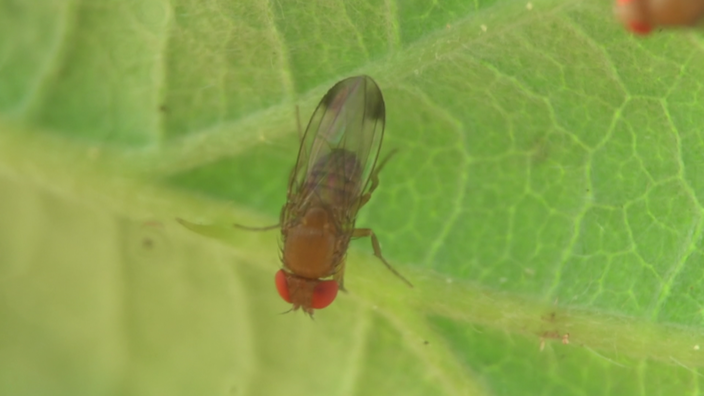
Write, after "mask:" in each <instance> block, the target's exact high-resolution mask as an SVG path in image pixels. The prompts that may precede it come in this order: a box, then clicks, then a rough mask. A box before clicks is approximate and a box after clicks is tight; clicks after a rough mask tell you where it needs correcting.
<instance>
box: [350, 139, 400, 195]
mask: <svg viewBox="0 0 704 396" xmlns="http://www.w3.org/2000/svg"><path fill="white" fill-rule="evenodd" d="M397 152H398V149H393V150H391V152H390V153H389V154H387V155H386V157H384V159H383V160H381V162H379V164H378V165H377V166H376V168H375V169H374V173H372V174H371V175H370V176H369V178H370V179H371V181H372V185H371V186H370V187H369V192H367V193H366V194H364V195H362V198H361V199H360V202H359V208H361V207H362V206H364V205H365V204H366V203H367V202H369V199H371V197H372V193H373V192H374V190H376V188H377V187H379V172H381V170H382V169H384V165H386V163H387V162H389V160H390V159H391V157H393V156H394V155H395V154H396V153H397Z"/></svg>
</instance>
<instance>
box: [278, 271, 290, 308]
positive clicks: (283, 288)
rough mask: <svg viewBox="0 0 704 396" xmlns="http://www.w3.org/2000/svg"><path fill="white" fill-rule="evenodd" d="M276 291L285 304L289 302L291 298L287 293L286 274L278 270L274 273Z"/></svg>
mask: <svg viewBox="0 0 704 396" xmlns="http://www.w3.org/2000/svg"><path fill="white" fill-rule="evenodd" d="M276 291H278V292H279V295H280V296H281V298H283V299H284V301H286V302H287V303H290V302H291V296H290V295H289V293H288V283H286V274H285V273H284V270H279V272H277V273H276Z"/></svg>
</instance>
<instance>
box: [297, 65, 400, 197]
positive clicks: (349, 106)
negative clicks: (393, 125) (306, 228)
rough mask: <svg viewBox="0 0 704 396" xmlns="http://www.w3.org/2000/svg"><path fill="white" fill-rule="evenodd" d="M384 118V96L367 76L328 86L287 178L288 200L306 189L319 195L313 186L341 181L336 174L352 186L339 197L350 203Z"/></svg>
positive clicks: (372, 160) (364, 180)
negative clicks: (345, 176) (289, 177)
mask: <svg viewBox="0 0 704 396" xmlns="http://www.w3.org/2000/svg"><path fill="white" fill-rule="evenodd" d="M385 119H386V109H385V105H384V98H383V96H382V94H381V90H380V89H379V86H378V85H377V84H376V82H374V80H373V79H372V78H371V77H369V76H364V75H363V76H356V77H350V78H347V79H345V80H342V81H340V82H338V83H337V84H335V85H334V86H333V87H332V88H330V90H329V91H328V92H327V94H325V96H324V97H323V99H322V100H321V101H320V104H318V107H317V108H316V110H315V112H314V113H313V116H312V117H311V119H310V122H309V123H308V126H307V128H306V131H305V134H304V135H303V140H302V141H301V147H300V150H299V153H298V160H297V161H296V167H295V168H294V170H293V172H292V174H291V179H290V181H289V198H291V197H292V196H297V197H299V198H300V199H305V197H306V196H308V195H310V194H311V193H320V190H319V189H318V188H317V187H318V186H319V185H320V184H321V183H333V184H334V183H336V182H339V179H340V177H337V178H336V176H341V175H342V176H344V175H345V174H347V175H350V179H354V183H353V184H354V185H347V186H345V188H346V189H347V190H346V194H343V195H344V196H346V197H348V199H347V200H346V202H345V203H343V204H344V205H348V206H349V205H350V204H352V201H354V199H358V198H359V197H360V196H361V194H363V193H364V190H365V189H367V188H368V184H369V176H370V175H371V174H372V172H373V171H374V166H375V165H376V161H377V157H378V155H379V150H380V148H381V142H382V139H383V136H384V123H385ZM353 168H355V169H356V168H358V171H354V169H353ZM352 173H354V175H353V177H352V175H351V174H352ZM336 180H338V181H336Z"/></svg>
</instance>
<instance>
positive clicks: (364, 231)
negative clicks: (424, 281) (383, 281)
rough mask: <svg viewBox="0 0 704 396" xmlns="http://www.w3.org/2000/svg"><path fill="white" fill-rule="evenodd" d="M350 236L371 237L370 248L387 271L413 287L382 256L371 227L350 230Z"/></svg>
mask: <svg viewBox="0 0 704 396" xmlns="http://www.w3.org/2000/svg"><path fill="white" fill-rule="evenodd" d="M352 237H353V238H361V237H371V239H372V248H373V249H374V255H375V256H376V257H377V258H378V259H379V260H381V262H382V263H384V265H385V266H386V268H388V269H389V271H391V272H393V273H394V275H396V276H397V277H399V279H401V280H402V281H404V282H405V283H406V284H407V285H408V286H410V287H413V285H412V284H411V282H409V281H408V279H406V278H404V277H403V275H401V274H400V273H399V272H398V271H396V270H395V269H394V267H392V266H391V264H389V263H388V262H387V261H386V259H385V258H384V256H382V255H381V246H379V240H378V239H377V238H376V234H374V231H372V229H371V228H355V230H354V231H353V232H352Z"/></svg>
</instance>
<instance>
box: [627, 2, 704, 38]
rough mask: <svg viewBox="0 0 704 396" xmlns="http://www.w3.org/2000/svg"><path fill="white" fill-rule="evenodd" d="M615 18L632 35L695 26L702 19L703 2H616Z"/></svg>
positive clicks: (703, 12)
mask: <svg viewBox="0 0 704 396" xmlns="http://www.w3.org/2000/svg"><path fill="white" fill-rule="evenodd" d="M615 12H616V15H617V17H618V18H619V19H620V20H621V22H622V23H623V24H624V25H625V26H626V27H627V28H628V29H629V30H630V31H631V32H633V33H636V34H641V35H645V34H648V33H650V32H651V31H652V30H653V29H654V28H656V27H667V26H690V27H691V26H695V25H697V24H698V23H699V21H700V20H701V19H702V17H704V0H616V9H615Z"/></svg>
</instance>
